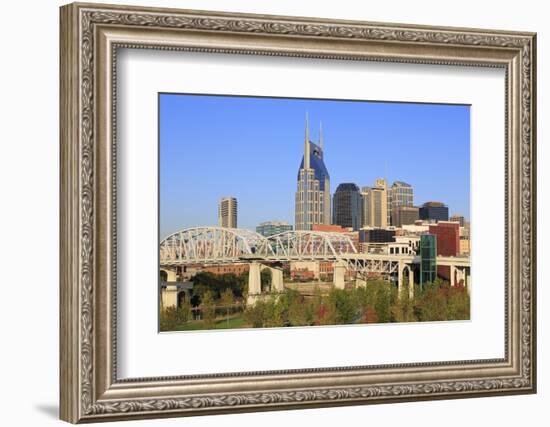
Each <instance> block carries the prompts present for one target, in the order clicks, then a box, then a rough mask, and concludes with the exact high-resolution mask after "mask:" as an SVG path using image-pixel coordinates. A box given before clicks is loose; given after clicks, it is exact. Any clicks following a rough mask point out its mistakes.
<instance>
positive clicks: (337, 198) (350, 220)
mask: <svg viewBox="0 0 550 427" xmlns="http://www.w3.org/2000/svg"><path fill="white" fill-rule="evenodd" d="M361 205H362V203H361V192H360V191H359V187H358V186H357V185H356V184H354V183H351V182H349V183H343V184H340V185H338V187H337V188H336V191H335V192H334V196H333V202H332V223H333V224H337V225H341V226H342V227H351V228H353V229H354V230H359V229H360V228H361V226H362V220H361V211H362V206H361Z"/></svg>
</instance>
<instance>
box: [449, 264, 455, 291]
mask: <svg viewBox="0 0 550 427" xmlns="http://www.w3.org/2000/svg"><path fill="white" fill-rule="evenodd" d="M449 271H450V276H451V287H453V288H454V286H455V284H456V283H455V271H456V267H455V266H454V265H451V266H450V267H449Z"/></svg>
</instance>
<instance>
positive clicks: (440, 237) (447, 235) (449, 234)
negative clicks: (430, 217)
mask: <svg viewBox="0 0 550 427" xmlns="http://www.w3.org/2000/svg"><path fill="white" fill-rule="evenodd" d="M459 231H460V226H459V224H458V223H456V222H453V223H451V222H439V223H437V225H430V234H434V235H435V236H436V239H437V255H442V256H457V255H458V254H459V253H460V236H459Z"/></svg>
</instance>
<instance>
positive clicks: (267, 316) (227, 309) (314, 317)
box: [160, 273, 470, 331]
mask: <svg viewBox="0 0 550 427" xmlns="http://www.w3.org/2000/svg"><path fill="white" fill-rule="evenodd" d="M201 274H202V275H203V276H202V277H200V278H199V279H198V280H196V281H195V283H196V285H195V287H194V289H193V297H192V298H191V299H190V301H189V302H184V303H183V304H181V305H180V307H179V308H178V309H175V308H168V309H166V310H162V312H161V318H160V329H161V331H173V330H197V329H222V328H223V329H226V328H270V327H291V326H322V325H349V324H361V323H392V322H424V321H446V320H468V319H469V318H470V298H469V296H468V293H467V291H466V289H465V288H464V287H462V286H455V287H451V286H450V285H449V283H448V282H445V281H442V280H440V279H436V280H435V281H434V283H428V284H424V286H423V287H422V288H420V286H419V285H415V289H414V296H413V297H412V298H409V294H408V288H407V287H406V286H403V289H402V291H401V295H398V291H397V288H396V287H395V286H394V285H393V284H391V283H390V282H388V281H385V280H369V281H368V282H367V285H366V286H362V287H358V286H355V287H354V286H349V287H347V288H346V289H336V288H331V289H330V290H329V291H328V292H326V291H325V292H322V291H321V290H320V289H319V288H318V287H316V288H315V289H314V291H313V295H303V294H302V293H300V291H299V290H296V289H288V288H287V289H285V291H284V292H281V293H277V294H269V293H266V294H264V295H261V296H259V297H258V298H257V300H256V302H255V303H254V304H250V305H248V306H246V305H245V301H246V296H247V286H246V278H245V277H244V275H243V276H235V275H232V276H234V277H233V278H227V277H224V276H228V275H222V276H215V275H211V276H210V275H209V274H207V275H205V273H201ZM212 276H213V277H212ZM231 279H233V280H231Z"/></svg>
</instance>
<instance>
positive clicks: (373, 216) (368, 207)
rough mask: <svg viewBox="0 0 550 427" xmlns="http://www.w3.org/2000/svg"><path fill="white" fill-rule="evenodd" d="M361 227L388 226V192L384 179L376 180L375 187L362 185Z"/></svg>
mask: <svg viewBox="0 0 550 427" xmlns="http://www.w3.org/2000/svg"><path fill="white" fill-rule="evenodd" d="M361 196H362V198H363V210H362V220H363V227H377V228H386V227H387V226H388V192H387V187H386V180H384V179H382V178H380V179H377V180H376V186H375V187H363V188H362V189H361Z"/></svg>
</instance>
